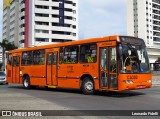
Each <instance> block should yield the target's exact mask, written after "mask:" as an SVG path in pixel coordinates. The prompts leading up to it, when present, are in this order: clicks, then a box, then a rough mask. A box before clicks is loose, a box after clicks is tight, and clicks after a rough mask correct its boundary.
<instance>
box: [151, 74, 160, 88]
mask: <svg viewBox="0 0 160 119" xmlns="http://www.w3.org/2000/svg"><path fill="white" fill-rule="evenodd" d="M152 85H153V86H160V74H159V75H158V76H154V75H153V76H152Z"/></svg>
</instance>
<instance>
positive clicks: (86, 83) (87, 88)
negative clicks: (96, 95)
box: [81, 77, 94, 95]
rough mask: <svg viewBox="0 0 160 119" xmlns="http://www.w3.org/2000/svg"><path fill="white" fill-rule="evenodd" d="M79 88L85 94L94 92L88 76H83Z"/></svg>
mask: <svg viewBox="0 0 160 119" xmlns="http://www.w3.org/2000/svg"><path fill="white" fill-rule="evenodd" d="M81 90H82V92H83V93H84V94H85V95H92V94H93V92H94V83H93V81H92V80H91V79H90V78H89V77H85V78H84V79H83V81H82V86H81Z"/></svg>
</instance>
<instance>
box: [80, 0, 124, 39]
mask: <svg viewBox="0 0 160 119" xmlns="http://www.w3.org/2000/svg"><path fill="white" fill-rule="evenodd" d="M126 27H127V26H126V3H125V0H100V1H98V0H80V1H79V37H80V39H84V38H89V37H101V36H106V35H114V34H126V29H127V28H126Z"/></svg>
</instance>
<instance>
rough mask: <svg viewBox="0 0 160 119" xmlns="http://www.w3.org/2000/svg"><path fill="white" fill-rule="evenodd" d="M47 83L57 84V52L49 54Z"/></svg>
mask: <svg viewBox="0 0 160 119" xmlns="http://www.w3.org/2000/svg"><path fill="white" fill-rule="evenodd" d="M47 85H54V86H56V85H57V52H53V53H48V54H47Z"/></svg>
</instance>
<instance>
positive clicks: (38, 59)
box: [33, 50, 45, 65]
mask: <svg viewBox="0 0 160 119" xmlns="http://www.w3.org/2000/svg"><path fill="white" fill-rule="evenodd" d="M44 59H45V51H44V50H35V51H33V64H34V65H43V64H44Z"/></svg>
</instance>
